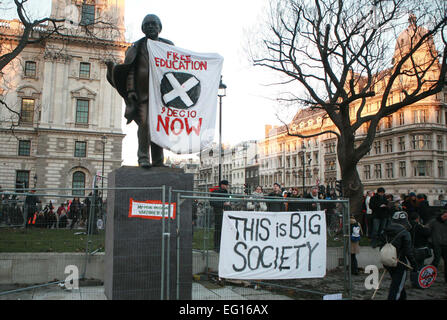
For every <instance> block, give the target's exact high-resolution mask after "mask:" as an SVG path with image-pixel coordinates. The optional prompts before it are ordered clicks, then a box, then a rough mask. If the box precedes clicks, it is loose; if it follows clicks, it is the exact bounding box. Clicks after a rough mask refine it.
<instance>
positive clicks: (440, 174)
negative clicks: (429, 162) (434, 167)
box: [438, 160, 444, 178]
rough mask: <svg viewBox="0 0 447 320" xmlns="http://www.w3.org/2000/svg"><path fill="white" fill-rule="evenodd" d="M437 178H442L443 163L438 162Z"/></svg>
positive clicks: (441, 161)
mask: <svg viewBox="0 0 447 320" xmlns="http://www.w3.org/2000/svg"><path fill="white" fill-rule="evenodd" d="M438 177H439V178H444V161H443V160H438Z"/></svg>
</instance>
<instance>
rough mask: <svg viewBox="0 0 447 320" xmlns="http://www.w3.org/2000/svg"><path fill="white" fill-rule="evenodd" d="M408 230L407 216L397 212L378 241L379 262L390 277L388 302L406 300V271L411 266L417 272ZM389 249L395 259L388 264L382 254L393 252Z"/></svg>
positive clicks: (402, 212)
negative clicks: (393, 253)
mask: <svg viewBox="0 0 447 320" xmlns="http://www.w3.org/2000/svg"><path fill="white" fill-rule="evenodd" d="M410 229H411V225H410V222H409V221H408V214H407V213H406V212H405V211H397V212H395V213H394V214H393V216H392V217H391V223H390V224H389V225H388V226H387V227H386V228H385V230H384V232H383V233H382V234H381V235H380V236H379V239H378V245H379V247H380V255H381V261H382V263H383V265H384V267H385V269H386V270H387V271H388V272H389V273H390V275H391V285H390V290H389V292H388V300H406V299H407V293H406V292H405V281H406V278H407V269H409V267H410V266H411V269H412V270H413V271H418V270H419V266H418V264H417V261H416V259H415V258H414V254H413V248H412V242H411V234H410V232H409V230H410ZM393 247H394V248H393ZM385 249H388V250H385ZM389 249H393V250H394V252H395V257H393V259H391V260H394V263H390V262H389V260H390V259H389V258H390V257H386V259H385V257H384V256H385V254H384V252H386V251H387V252H390V251H393V250H389Z"/></svg>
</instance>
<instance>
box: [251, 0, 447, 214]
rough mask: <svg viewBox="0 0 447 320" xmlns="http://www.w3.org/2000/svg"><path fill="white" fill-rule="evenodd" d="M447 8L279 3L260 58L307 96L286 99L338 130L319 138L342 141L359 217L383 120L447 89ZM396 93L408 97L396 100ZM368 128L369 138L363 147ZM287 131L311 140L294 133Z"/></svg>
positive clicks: (418, 1) (367, 1)
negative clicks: (367, 167) (362, 166)
mask: <svg viewBox="0 0 447 320" xmlns="http://www.w3.org/2000/svg"><path fill="white" fill-rule="evenodd" d="M446 8H447V4H446V2H445V1H443V0H439V1H437V0H436V1H434V0H429V1H428V0H287V1H284V0H283V1H272V2H271V8H270V21H269V26H268V28H269V29H268V33H267V34H266V35H263V38H262V39H261V40H262V42H261V43H260V45H261V49H259V48H257V49H256V50H254V52H255V53H254V54H252V60H253V62H254V65H256V66H263V67H267V68H269V69H272V70H274V71H277V72H279V73H280V74H281V75H283V76H284V77H285V80H284V83H286V82H287V83H288V84H289V85H290V84H293V85H295V84H296V86H297V88H299V89H300V90H301V93H300V94H295V95H288V96H287V97H281V99H283V100H287V101H289V102H291V103H295V104H297V105H300V106H302V107H303V106H304V107H310V108H312V109H323V110H324V111H325V112H326V114H327V116H328V117H329V118H330V119H331V121H332V122H333V124H334V125H335V127H336V130H335V131H333V130H331V131H322V132H320V133H318V134H320V135H321V134H326V133H331V134H334V135H335V136H336V137H337V139H338V144H337V157H338V161H339V164H340V168H341V176H342V180H343V182H342V186H343V191H344V195H345V196H346V197H349V198H350V202H351V210H353V211H352V212H360V210H361V201H362V195H363V185H362V183H361V180H360V177H359V174H358V172H357V164H358V162H359V161H360V159H362V157H363V156H365V155H366V154H367V153H368V152H369V150H370V149H371V146H372V143H373V140H374V138H375V135H376V130H377V126H378V124H379V122H380V120H381V119H383V118H384V117H387V116H390V115H391V114H393V113H395V112H396V111H398V110H400V109H401V108H403V107H405V106H408V105H411V104H414V103H416V102H418V101H421V100H423V99H426V98H427V97H429V96H431V95H434V94H436V93H438V92H440V91H441V90H442V89H443V87H444V84H445V77H446V72H447V64H446V61H447V60H446V59H447V46H446V42H447V37H446V36H447V34H446V26H447V10H446ZM409 17H410V18H409ZM408 18H409V19H408ZM404 30H405V31H404ZM402 31H404V32H402ZM398 35H400V37H399V39H398V42H397V45H396V46H395V47H394V44H395V43H396V38H397V37H398ZM435 43H436V46H437V47H438V49H439V51H437V50H436V48H435ZM396 92H399V94H400V95H401V98H400V99H398V101H391V99H389V98H391V97H392V96H393V94H396ZM374 97H376V98H377V97H380V101H379V102H378V108H377V112H374V113H370V112H367V110H366V109H365V105H366V104H367V101H370V100H371V99H373V98H374ZM361 128H362V130H366V136H365V138H364V139H363V141H361V143H360V144H358V143H357V144H356V143H355V138H356V133H357V135H358V133H359V129H361ZM287 132H288V133H289V135H291V136H297V137H300V138H307V136H304V135H302V134H299V133H297V132H293V131H291V130H289V127H287ZM313 136H315V135H313Z"/></svg>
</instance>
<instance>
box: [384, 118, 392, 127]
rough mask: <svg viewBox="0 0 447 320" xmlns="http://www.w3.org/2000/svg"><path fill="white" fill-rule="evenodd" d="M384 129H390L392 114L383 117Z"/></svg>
mask: <svg viewBox="0 0 447 320" xmlns="http://www.w3.org/2000/svg"><path fill="white" fill-rule="evenodd" d="M384 122H385V129H391V128H392V127H393V116H388V117H385V121H384Z"/></svg>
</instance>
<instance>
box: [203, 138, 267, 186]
mask: <svg viewBox="0 0 447 320" xmlns="http://www.w3.org/2000/svg"><path fill="white" fill-rule="evenodd" d="M222 149H223V150H222V158H221V168H222V169H221V170H222V179H223V180H228V182H229V183H230V187H231V192H233V193H242V192H243V190H244V184H246V183H247V180H246V179H247V176H246V168H247V167H250V166H254V165H256V164H257V163H258V151H257V150H258V144H257V141H255V140H249V141H244V142H240V143H238V144H236V145H234V146H225V145H224V146H223V148H222ZM250 172H251V171H250ZM255 172H257V171H256V170H255ZM198 180H199V188H200V191H209V189H210V188H212V187H215V186H217V185H218V183H219V146H218V145H217V144H216V145H214V146H213V147H211V148H207V149H205V150H202V151H201V152H200V168H199V179H198Z"/></svg>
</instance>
